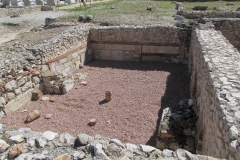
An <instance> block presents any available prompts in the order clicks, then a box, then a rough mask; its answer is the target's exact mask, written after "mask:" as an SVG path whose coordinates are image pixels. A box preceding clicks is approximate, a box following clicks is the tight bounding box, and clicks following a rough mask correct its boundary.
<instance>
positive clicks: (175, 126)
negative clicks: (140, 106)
mask: <svg viewBox="0 0 240 160" xmlns="http://www.w3.org/2000/svg"><path fill="white" fill-rule="evenodd" d="M197 115H198V113H197V108H196V100H195V99H189V100H187V99H184V100H181V101H180V102H179V104H178V105H176V106H175V107H173V108H165V109H163V112H162V116H161V117H162V119H161V121H160V125H159V131H158V137H157V145H156V147H157V148H159V149H161V150H163V149H164V148H169V149H171V150H176V149H178V148H183V149H185V150H188V151H190V152H192V153H196V135H197V129H196V124H197V120H198V116H197Z"/></svg>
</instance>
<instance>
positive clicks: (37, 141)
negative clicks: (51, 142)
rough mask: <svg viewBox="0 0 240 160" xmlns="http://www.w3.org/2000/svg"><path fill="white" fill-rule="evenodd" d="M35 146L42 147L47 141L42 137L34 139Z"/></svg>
mask: <svg viewBox="0 0 240 160" xmlns="http://www.w3.org/2000/svg"><path fill="white" fill-rule="evenodd" d="M35 142H36V147H37V148H44V147H45V145H46V144H47V142H46V141H44V140H43V139H41V138H40V139H36V141H35Z"/></svg>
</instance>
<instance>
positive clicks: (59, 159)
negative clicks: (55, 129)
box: [55, 154, 70, 160]
mask: <svg viewBox="0 0 240 160" xmlns="http://www.w3.org/2000/svg"><path fill="white" fill-rule="evenodd" d="M69 159H70V156H69V155H68V154H61V155H59V156H58V157H57V158H56V159H55V160H69Z"/></svg>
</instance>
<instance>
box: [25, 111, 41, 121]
mask: <svg viewBox="0 0 240 160" xmlns="http://www.w3.org/2000/svg"><path fill="white" fill-rule="evenodd" d="M39 117H40V112H39V110H34V111H33V112H31V113H29V114H28V115H27V118H26V119H25V121H24V122H25V123H29V122H32V121H34V120H36V119H38V118H39Z"/></svg>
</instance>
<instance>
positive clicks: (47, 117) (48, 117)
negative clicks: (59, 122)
mask: <svg viewBox="0 0 240 160" xmlns="http://www.w3.org/2000/svg"><path fill="white" fill-rule="evenodd" d="M44 118H45V119H51V118H53V114H50V113H48V114H46V115H45V116H44Z"/></svg>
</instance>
